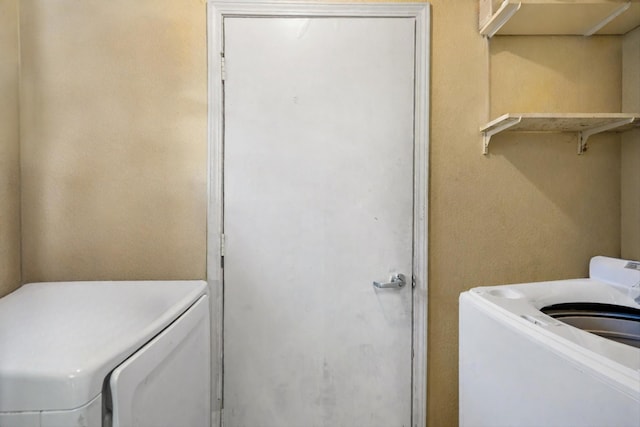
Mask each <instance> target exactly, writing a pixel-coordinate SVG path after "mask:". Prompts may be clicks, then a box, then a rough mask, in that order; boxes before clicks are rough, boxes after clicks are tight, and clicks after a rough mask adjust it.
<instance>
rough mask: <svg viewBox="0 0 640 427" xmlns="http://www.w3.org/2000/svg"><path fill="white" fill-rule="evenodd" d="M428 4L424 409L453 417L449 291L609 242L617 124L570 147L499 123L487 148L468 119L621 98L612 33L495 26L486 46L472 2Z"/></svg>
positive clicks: (543, 272) (551, 271) (476, 123)
mask: <svg viewBox="0 0 640 427" xmlns="http://www.w3.org/2000/svg"><path fill="white" fill-rule="evenodd" d="M432 4H433V8H432V11H433V20H432V25H433V33H432V34H433V42H432V49H433V51H432V85H431V91H432V92H431V93H432V96H431V108H432V110H431V111H432V116H431V180H430V191H431V193H430V203H431V209H430V236H429V237H430V238H429V242H430V246H429V248H430V260H429V261H430V269H429V271H430V277H429V337H428V345H429V367H428V373H429V374H428V375H429V379H428V381H429V401H428V410H429V425H432V426H454V425H457V421H458V417H457V411H458V408H457V401H458V388H457V382H458V377H457V358H458V348H457V336H458V321H457V319H458V317H457V316H458V295H459V293H460V292H461V291H464V290H466V289H469V288H470V287H473V286H478V285H490V284H504V283H518V282H525V281H538V280H546V279H562V278H570V277H578V276H585V275H586V274H587V266H588V261H589V258H590V257H591V256H593V255H596V254H604V255H610V256H617V255H619V252H620V237H619V235H620V234H619V233H620V219H619V215H620V185H619V180H620V143H619V136H615V135H614V136H610V135H607V136H597V137H593V138H592V140H590V143H589V145H590V148H589V150H588V152H587V153H586V154H585V155H582V156H578V155H577V154H576V149H577V145H576V144H577V140H576V136H575V135H519V136H497V137H494V139H492V142H491V146H490V154H489V155H488V156H486V157H485V156H483V155H482V154H481V136H480V133H479V131H478V129H479V128H480V126H481V124H482V123H483V122H485V121H486V120H488V119H489V118H490V117H491V118H495V117H497V116H498V115H500V114H502V113H505V112H534V111H539V112H595V111H599V112H618V111H620V101H621V99H620V97H621V95H620V92H621V91H620V86H621V79H620V76H621V38H620V37H593V38H588V39H586V38H583V37H549V36H545V37H530V36H529V37H495V38H494V39H492V40H491V45H490V48H489V51H487V49H488V48H487V45H486V42H485V40H484V39H483V38H482V37H480V36H479V35H478V31H477V22H478V15H477V13H478V10H477V8H478V4H477V2H474V1H470V0H454V1H452V0H433V2H432ZM487 55H489V56H490V61H488V56H487ZM489 66H490V71H488V70H489ZM489 97H490V99H491V102H490V103H489Z"/></svg>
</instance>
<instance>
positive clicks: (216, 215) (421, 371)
mask: <svg viewBox="0 0 640 427" xmlns="http://www.w3.org/2000/svg"><path fill="white" fill-rule="evenodd" d="M242 16H252V17H256V16H265V17H268V16H294V17H323V16H324V17H326V16H331V17H340V16H348V17H404V18H407V17H408V18H414V20H415V25H416V32H415V34H416V40H415V82H414V181H413V182H414V189H413V191H414V213H413V218H414V227H413V234H414V236H413V268H414V271H413V275H414V289H413V293H414V294H413V321H412V329H413V330H412V347H413V366H412V393H411V396H412V405H411V406H412V424H413V426H414V427H423V426H425V425H426V419H427V289H428V280H427V271H428V188H429V187H428V178H429V127H428V124H429V95H430V93H429V57H430V49H429V47H430V39H429V35H430V29H429V27H430V7H429V4H428V3H394V4H388V3H316V2H304V1H295V2H291V1H287V2H277V1H269V0H264V1H255V0H235V1H216V0H208V4H207V28H208V32H207V38H208V40H207V46H208V47H207V50H208V52H207V53H208V64H209V67H208V70H209V75H208V81H209V89H208V91H209V94H208V101H209V120H208V122H209V124H208V128H209V129H208V209H207V281H208V284H209V294H210V302H211V322H212V325H211V334H212V336H211V346H212V348H211V351H212V352H211V362H212V365H213V366H212V369H211V373H212V388H211V390H212V396H213V399H214V401H213V402H212V411H213V413H212V424H213V425H214V426H219V425H220V420H221V409H222V384H223V372H222V366H223V365H222V358H223V340H222V338H223V310H224V301H223V269H222V265H221V257H222V256H224V235H223V233H222V230H223V202H224V193H223V167H224V165H223V150H224V139H223V135H224V82H223V76H224V58H223V57H222V54H221V53H222V52H223V46H224V34H223V22H224V18H225V17H242Z"/></svg>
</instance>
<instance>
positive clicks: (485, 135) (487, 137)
mask: <svg viewBox="0 0 640 427" xmlns="http://www.w3.org/2000/svg"><path fill="white" fill-rule="evenodd" d="M521 121H522V117H510V118H509V119H508V120H505V122H504V123H502V124H501V125H500V126H496V127H495V128H491V129H487V130H485V131H482V154H484V155H487V154H489V143H490V142H491V137H492V136H493V135H495V134H497V133H500V132H503V131H505V130H507V129H509V128H510V127H513V126H515V125H517V124H518V123H520V122H521Z"/></svg>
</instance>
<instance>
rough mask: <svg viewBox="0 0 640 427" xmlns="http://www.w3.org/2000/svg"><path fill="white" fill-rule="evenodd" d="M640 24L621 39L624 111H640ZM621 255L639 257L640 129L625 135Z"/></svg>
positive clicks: (622, 172) (623, 139) (623, 137)
mask: <svg viewBox="0 0 640 427" xmlns="http://www.w3.org/2000/svg"><path fill="white" fill-rule="evenodd" d="M639 70H640V28H636V29H635V30H634V31H631V32H630V33H628V34H626V35H625V36H624V38H623V42H622V111H623V112H628V113H638V112H640V71H639ZM621 150H622V152H621V162H622V168H621V193H622V194H621V197H622V217H621V227H622V236H621V245H622V257H623V258H627V259H634V260H640V129H636V130H633V131H631V132H625V133H624V134H623V135H622V148H621Z"/></svg>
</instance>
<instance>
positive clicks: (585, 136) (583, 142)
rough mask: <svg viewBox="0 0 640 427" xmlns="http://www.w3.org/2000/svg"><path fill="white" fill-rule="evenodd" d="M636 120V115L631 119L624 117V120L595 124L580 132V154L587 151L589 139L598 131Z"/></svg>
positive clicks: (611, 128)
mask: <svg viewBox="0 0 640 427" xmlns="http://www.w3.org/2000/svg"><path fill="white" fill-rule="evenodd" d="M635 120H636V119H635V118H634V117H631V118H629V119H624V120H620V121H617V122H613V123H607V124H605V125H601V126H595V127H592V128H589V129H585V130H583V131H580V132H578V154H582V153H584V152H585V151H587V141H588V140H589V137H591V136H593V135H595V134H598V133H602V132H606V131H609V130H613V129H615V128H617V127H620V126H624V125H628V124H631V123H633V122H634V121H635Z"/></svg>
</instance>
